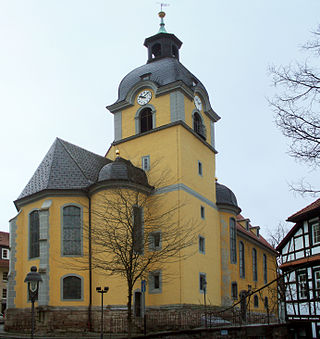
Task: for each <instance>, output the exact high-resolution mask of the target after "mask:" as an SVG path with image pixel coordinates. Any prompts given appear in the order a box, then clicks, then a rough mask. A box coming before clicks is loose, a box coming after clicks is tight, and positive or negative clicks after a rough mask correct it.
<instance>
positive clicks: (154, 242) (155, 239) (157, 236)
mask: <svg viewBox="0 0 320 339" xmlns="http://www.w3.org/2000/svg"><path fill="white" fill-rule="evenodd" d="M149 250H150V251H159V250H161V232H160V231H159V232H152V233H151V234H150V235H149Z"/></svg>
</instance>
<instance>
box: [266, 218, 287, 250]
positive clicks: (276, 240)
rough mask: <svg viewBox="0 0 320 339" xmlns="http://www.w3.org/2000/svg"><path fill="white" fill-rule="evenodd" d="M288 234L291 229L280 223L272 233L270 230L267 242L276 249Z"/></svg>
mask: <svg viewBox="0 0 320 339" xmlns="http://www.w3.org/2000/svg"><path fill="white" fill-rule="evenodd" d="M288 232H289V227H288V226H287V225H286V224H285V223H283V222H279V224H278V226H277V227H276V228H274V229H272V230H271V231H270V230H268V239H267V240H268V242H269V244H270V245H271V246H272V247H274V248H276V247H277V246H278V245H279V244H280V242H281V241H282V240H283V238H284V237H285V236H286V235H287V233H288Z"/></svg>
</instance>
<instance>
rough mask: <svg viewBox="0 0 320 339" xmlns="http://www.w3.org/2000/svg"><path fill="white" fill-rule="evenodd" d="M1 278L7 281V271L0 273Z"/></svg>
mask: <svg viewBox="0 0 320 339" xmlns="http://www.w3.org/2000/svg"><path fill="white" fill-rule="evenodd" d="M2 280H4V281H7V280H8V272H3V273H2Z"/></svg>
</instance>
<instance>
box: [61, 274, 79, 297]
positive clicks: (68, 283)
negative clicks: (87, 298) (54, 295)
mask: <svg viewBox="0 0 320 339" xmlns="http://www.w3.org/2000/svg"><path fill="white" fill-rule="evenodd" d="M81 280H82V279H81V278H80V277H78V276H75V275H69V276H66V277H64V278H63V279H62V299H63V300H81V299H82V281H81Z"/></svg>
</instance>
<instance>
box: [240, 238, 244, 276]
mask: <svg viewBox="0 0 320 339" xmlns="http://www.w3.org/2000/svg"><path fill="white" fill-rule="evenodd" d="M244 258H245V255H244V244H243V242H242V241H240V242H239V272H240V278H244V277H245V276H246V270H245V259H244Z"/></svg>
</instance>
